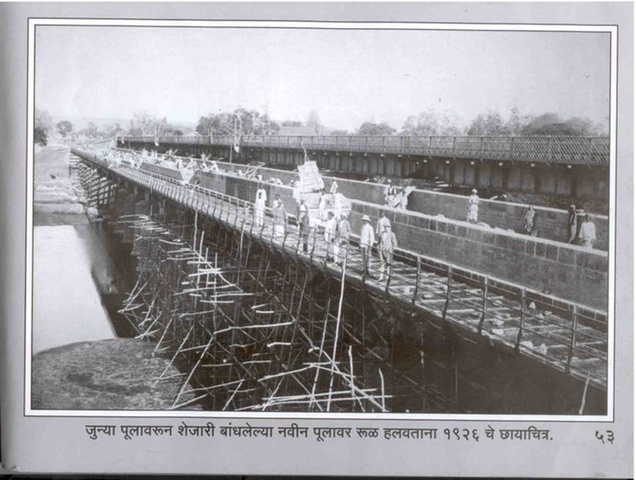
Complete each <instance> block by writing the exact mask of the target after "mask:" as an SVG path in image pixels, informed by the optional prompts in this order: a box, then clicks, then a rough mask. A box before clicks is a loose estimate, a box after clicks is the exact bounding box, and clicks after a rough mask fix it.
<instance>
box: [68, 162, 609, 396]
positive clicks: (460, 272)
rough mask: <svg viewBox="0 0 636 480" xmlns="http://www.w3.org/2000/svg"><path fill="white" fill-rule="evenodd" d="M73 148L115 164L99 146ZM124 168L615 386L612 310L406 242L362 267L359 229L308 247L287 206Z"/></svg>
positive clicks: (261, 234) (282, 245) (266, 237)
mask: <svg viewBox="0 0 636 480" xmlns="http://www.w3.org/2000/svg"><path fill="white" fill-rule="evenodd" d="M73 153H75V154H76V155H78V156H80V157H81V158H84V159H85V160H88V161H89V162H93V163H96V164H97V165H99V166H101V167H103V168H107V169H108V170H110V171H115V170H114V169H113V168H112V167H110V166H109V165H108V164H107V163H106V162H104V161H103V160H101V159H98V158H97V157H95V156H94V155H92V154H86V153H85V152H78V151H74V152H73ZM116 172H117V173H118V174H120V175H121V176H123V177H126V178H128V179H129V180H132V181H133V182H134V183H137V184H139V185H142V186H143V187H145V188H149V189H151V190H154V191H158V192H159V193H161V194H162V195H164V196H167V197H169V198H172V199H173V200H175V201H176V202H178V203H180V204H182V205H184V206H186V207H188V208H192V209H195V210H197V211H200V212H202V213H205V214H207V215H208V216H211V217H213V218H216V219H217V220H218V221H220V222H222V223H225V224H228V225H229V226H231V227H232V228H234V229H237V230H239V231H241V232H244V233H247V234H248V235H250V236H251V237H253V238H258V239H259V240H260V241H261V242H263V243H266V244H269V245H270V246H271V247H272V248H279V249H282V250H283V251H284V252H286V253H287V254H290V255H293V256H295V257H296V258H297V259H302V260H306V261H309V262H310V263H312V264H315V265H318V266H320V267H322V268H325V269H328V270H330V271H331V273H334V274H338V272H342V268H343V267H342V266H341V265H338V264H336V263H334V262H331V261H329V257H333V258H334V259H337V260H340V261H341V264H343V265H349V268H350V276H354V277H358V279H361V281H362V282H364V283H365V285H368V286H370V287H372V288H375V289H376V290H378V291H381V292H384V293H385V294H387V295H389V296H390V297H392V298H395V299H397V300H399V301H401V302H402V303H403V304H407V305H411V306H414V307H419V308H420V309H425V310H427V311H428V312H429V313H430V314H432V315H433V316H435V317H437V318H438V319H439V320H440V321H441V322H449V323H450V324H453V325H459V326H461V327H463V328H467V329H468V330H470V331H471V332H473V333H475V334H477V335H479V336H483V337H488V338H490V339H492V340H494V341H497V342H498V343H500V344H503V345H505V346H507V347H509V348H511V349H513V350H515V351H517V352H520V353H523V354H525V355H527V356H530V357H534V358H536V359H538V360H540V361H541V362H543V363H545V364H548V365H550V366H552V367H555V368H557V369H559V370H562V371H565V372H566V373H568V374H570V375H572V376H575V377H577V378H580V379H582V380H585V379H589V380H590V381H591V382H593V383H594V384H596V385H597V386H600V387H601V388H606V386H607V364H608V363H607V360H608V359H607V355H608V343H607V342H608V339H607V338H608V323H607V315H606V313H605V312H602V311H599V310H595V309H592V308H589V307H586V306H582V305H579V304H576V303H573V302H569V301H564V300H562V299H559V298H557V297H554V296H551V295H546V294H543V293H541V292H539V291H535V290H532V289H528V288H524V287H523V286H520V285H516V284H514V283H511V282H507V281H503V280H499V279H496V278H492V277H489V276H487V275H484V274H482V273H478V272H475V271H471V270H468V269H465V268H461V267H458V266H456V265H452V264H448V263H445V262H442V261H439V260H437V259H434V258H431V257H427V256H426V255H422V254H419V253H415V252H411V251H408V250H403V249H400V248H397V249H395V251H394V252H393V255H392V259H391V260H389V261H387V262H379V261H378V256H377V250H376V255H373V261H372V262H371V263H370V265H369V273H368V274H365V273H361V274H360V272H363V270H364V268H363V264H362V262H363V260H362V255H361V253H360V251H359V237H358V236H357V235H351V236H350V238H349V239H348V240H347V241H340V242H339V241H335V242H330V241H327V240H326V239H325V236H324V233H321V232H319V231H318V230H317V229H312V230H311V232H310V233H309V235H308V236H307V246H308V248H307V251H306V252H305V251H304V243H305V242H304V237H305V236H304V235H303V234H302V233H301V232H300V230H299V228H298V226H297V225H296V218H295V216H294V215H288V214H287V215H286V216H285V220H284V222H283V223H281V222H280V220H279V219H278V220H277V219H276V218H275V217H274V216H273V215H272V212H271V209H269V208H268V209H266V213H267V214H266V215H264V217H263V220H262V222H260V221H257V220H256V218H255V214H254V211H253V204H252V203H251V202H247V201H245V200H242V199H239V198H236V197H232V196H229V195H226V194H222V193H219V192H215V191H213V190H209V189H206V188H204V187H201V186H199V185H193V184H184V182H183V181H179V180H177V179H174V178H171V177H168V176H166V175H163V174H160V173H158V172H150V171H143V172H142V171H139V170H135V169H132V168H129V167H125V166H122V167H119V168H118V169H117V170H116ZM276 227H278V229H279V230H280V232H282V233H281V234H279V235H277V228H276ZM280 227H282V229H281V228H280ZM338 275H339V274H338ZM353 280H355V278H353Z"/></svg>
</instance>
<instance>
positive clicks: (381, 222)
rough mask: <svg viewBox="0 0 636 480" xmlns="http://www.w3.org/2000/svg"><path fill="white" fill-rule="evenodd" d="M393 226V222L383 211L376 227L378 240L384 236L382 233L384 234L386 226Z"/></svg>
mask: <svg viewBox="0 0 636 480" xmlns="http://www.w3.org/2000/svg"><path fill="white" fill-rule="evenodd" d="M387 225H388V226H389V227H390V226H391V221H390V220H389V219H388V218H386V213H385V211H384V210H382V211H381V212H380V219H379V220H378V223H377V224H376V225H375V234H376V236H377V237H378V238H380V235H382V233H383V232H384V228H385V227H386V226H387Z"/></svg>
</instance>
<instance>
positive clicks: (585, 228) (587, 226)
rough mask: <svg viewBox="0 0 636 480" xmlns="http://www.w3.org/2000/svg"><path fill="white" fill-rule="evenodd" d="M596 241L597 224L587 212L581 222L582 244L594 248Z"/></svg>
mask: <svg viewBox="0 0 636 480" xmlns="http://www.w3.org/2000/svg"><path fill="white" fill-rule="evenodd" d="M595 241H596V226H595V225H594V223H593V222H592V219H591V218H590V216H589V215H588V214H585V219H584V221H583V223H582V224H581V245H582V246H583V247H584V248H587V249H590V250H592V248H594V242H595Z"/></svg>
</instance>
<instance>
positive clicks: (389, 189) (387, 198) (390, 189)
mask: <svg viewBox="0 0 636 480" xmlns="http://www.w3.org/2000/svg"><path fill="white" fill-rule="evenodd" d="M396 194H397V189H396V188H395V187H394V186H393V185H392V184H391V180H390V179H389V180H387V181H386V186H385V187H384V202H385V203H386V204H387V205H388V206H389V207H392V206H393V199H394V198H395V195H396Z"/></svg>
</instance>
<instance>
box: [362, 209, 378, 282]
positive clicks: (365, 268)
mask: <svg viewBox="0 0 636 480" xmlns="http://www.w3.org/2000/svg"><path fill="white" fill-rule="evenodd" d="M374 242H375V236H374V235H373V227H372V226H371V219H370V218H369V216H368V215H363V216H362V231H361V232H360V252H361V253H362V275H369V261H370V256H371V247H373V243H374Z"/></svg>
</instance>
